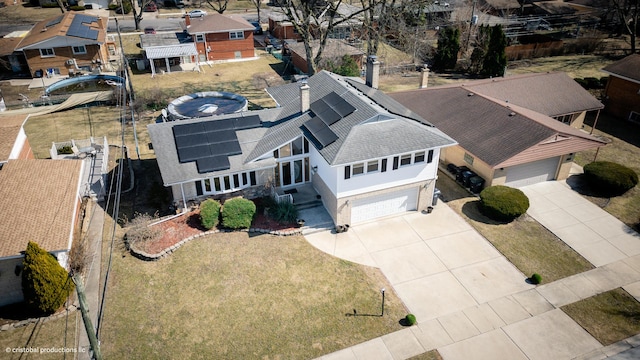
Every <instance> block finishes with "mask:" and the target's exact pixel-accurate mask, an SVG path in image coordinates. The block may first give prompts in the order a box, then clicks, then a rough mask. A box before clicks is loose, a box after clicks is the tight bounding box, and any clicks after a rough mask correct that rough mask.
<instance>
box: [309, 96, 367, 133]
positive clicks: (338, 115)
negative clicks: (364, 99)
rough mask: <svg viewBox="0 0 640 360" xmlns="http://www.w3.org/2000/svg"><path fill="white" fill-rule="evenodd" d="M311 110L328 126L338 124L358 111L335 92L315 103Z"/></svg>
mask: <svg viewBox="0 0 640 360" xmlns="http://www.w3.org/2000/svg"><path fill="white" fill-rule="evenodd" d="M310 108H311V111H313V113H314V114H316V116H317V117H319V118H320V119H322V121H323V122H324V123H325V124H327V126H330V125H332V124H334V123H336V122H337V121H338V120H340V119H342V118H343V117H345V116H347V115H349V114H351V113H352V112H353V111H354V110H355V109H356V108H354V107H353V106H352V105H351V104H349V103H348V102H347V101H346V100H345V99H343V98H342V97H340V95H338V94H336V93H335V92H333V91H332V92H331V93H329V94H328V95H327V96H325V97H323V98H321V99H319V100H316V101H314V102H313V103H312V104H311V106H310Z"/></svg>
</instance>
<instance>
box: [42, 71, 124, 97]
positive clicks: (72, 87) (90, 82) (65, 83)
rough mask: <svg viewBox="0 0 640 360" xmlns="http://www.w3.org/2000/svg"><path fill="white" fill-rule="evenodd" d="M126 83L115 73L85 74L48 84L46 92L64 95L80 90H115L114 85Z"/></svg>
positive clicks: (47, 93)
mask: <svg viewBox="0 0 640 360" xmlns="http://www.w3.org/2000/svg"><path fill="white" fill-rule="evenodd" d="M123 84H124V78H122V77H120V76H114V75H104V74H100V75H84V76H77V77H70V78H67V79H63V80H60V81H56V82H55V83H53V84H51V85H50V86H48V87H47V88H46V89H45V90H44V93H45V94H46V95H64V94H71V93H78V92H89V91H108V90H113V88H114V86H121V85H123Z"/></svg>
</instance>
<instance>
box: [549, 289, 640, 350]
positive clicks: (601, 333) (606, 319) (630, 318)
mask: <svg viewBox="0 0 640 360" xmlns="http://www.w3.org/2000/svg"><path fill="white" fill-rule="evenodd" d="M561 309H562V311H564V312H565V313H567V315H569V316H570V317H571V318H572V319H573V320H575V321H576V322H577V323H578V324H580V326H582V327H583V328H584V329H585V330H587V331H588V332H589V334H591V335H592V336H593V337H595V338H596V340H598V341H599V342H600V343H601V344H602V345H604V346H607V345H610V344H613V343H615V342H618V341H620V340H623V339H626V338H628V337H630V336H633V335H635V334H638V333H640V303H639V302H638V301H637V300H636V299H635V298H633V296H631V295H629V293H627V292H626V291H624V290H623V289H620V288H618V289H614V290H611V291H607V292H605V293H602V294H599V295H596V296H592V297H590V298H587V299H584V300H581V301H578V302H575V303H573V304H569V305H565V306H563V307H562V308H561Z"/></svg>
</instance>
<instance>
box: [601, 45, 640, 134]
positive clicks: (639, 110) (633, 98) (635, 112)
mask: <svg viewBox="0 0 640 360" xmlns="http://www.w3.org/2000/svg"><path fill="white" fill-rule="evenodd" d="M602 71H604V72H605V73H607V74H609V81H607V87H606V88H605V90H604V103H605V105H606V106H605V111H607V112H608V113H610V114H612V115H614V116H617V117H619V118H622V119H627V120H630V121H633V122H640V55H638V54H634V55H629V56H627V57H625V58H624V59H622V60H620V61H616V62H614V63H613V64H611V65H608V66H606V67H605V68H604V69H602Z"/></svg>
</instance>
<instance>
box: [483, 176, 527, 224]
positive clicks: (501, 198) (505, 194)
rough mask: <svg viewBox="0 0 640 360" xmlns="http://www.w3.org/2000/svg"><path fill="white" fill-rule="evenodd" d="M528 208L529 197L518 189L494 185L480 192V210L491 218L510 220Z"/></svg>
mask: <svg viewBox="0 0 640 360" xmlns="http://www.w3.org/2000/svg"><path fill="white" fill-rule="evenodd" d="M527 209H529V198H527V196H526V195H525V194H524V193H523V192H522V191H520V190H518V189H514V188H511V187H508V186H503V185H496V186H490V187H488V188H485V189H484V190H482V192H480V211H481V212H482V213H483V214H484V215H486V216H488V217H489V218H491V219H494V220H498V221H507V222H508V221H512V220H513V219H515V218H517V217H518V216H520V215H522V214H524V213H525V212H527Z"/></svg>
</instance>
